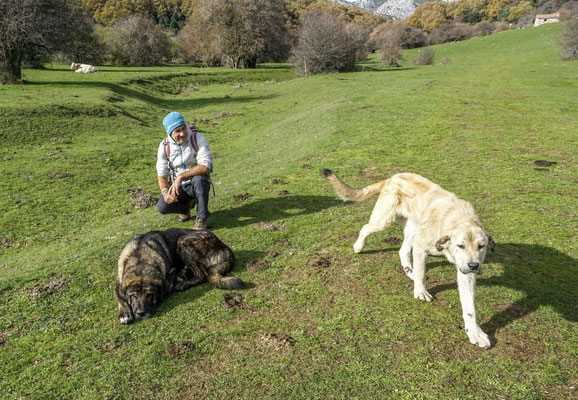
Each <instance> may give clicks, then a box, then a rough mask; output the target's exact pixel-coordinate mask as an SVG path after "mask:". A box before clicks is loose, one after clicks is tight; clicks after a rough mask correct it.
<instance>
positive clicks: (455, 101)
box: [0, 24, 578, 399]
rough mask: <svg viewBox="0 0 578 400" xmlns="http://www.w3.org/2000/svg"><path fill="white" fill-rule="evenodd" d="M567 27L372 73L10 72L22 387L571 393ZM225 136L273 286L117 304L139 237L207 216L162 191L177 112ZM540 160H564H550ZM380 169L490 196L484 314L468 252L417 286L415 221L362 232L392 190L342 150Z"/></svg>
mask: <svg viewBox="0 0 578 400" xmlns="http://www.w3.org/2000/svg"><path fill="white" fill-rule="evenodd" d="M561 28H562V26H561V25H560V24H550V25H545V26H542V27H539V28H531V29H526V30H515V31H508V32H503V33H499V34H495V35H493V36H487V37H482V38H475V39H471V40H468V41H464V42H459V43H453V44H443V45H438V46H435V47H434V48H435V55H436V60H435V65H432V66H420V67H416V66H414V65H413V63H412V61H413V60H414V59H415V58H416V57H417V55H418V51H419V50H418V49H415V50H411V51H407V52H405V62H404V65H402V67H401V68H386V67H384V66H383V64H381V63H380V62H379V60H378V58H377V56H375V55H372V57H371V58H370V59H369V60H368V61H367V62H364V63H361V64H359V66H358V69H357V71H356V72H353V73H343V74H329V75H319V76H310V77H305V78H300V77H296V76H295V75H294V73H293V72H292V70H291V67H290V65H288V64H266V65H261V66H260V67H259V68H258V69H255V70H231V69H225V68H198V67H192V66H186V65H182V66H167V67H151V68H122V67H102V68H100V71H99V72H98V73H96V74H89V75H83V74H75V73H74V72H73V71H71V70H70V69H69V68H68V67H67V66H61V65H49V66H47V68H46V69H44V70H24V71H23V78H24V81H25V82H24V84H23V85H16V86H0V176H1V179H0V188H1V193H2V195H1V196H0V209H1V210H2V212H0V393H1V395H0V397H1V398H2V399H24V398H26V399H69V398H83V399H165V398H166V399H200V398H207V399H264V398H269V399H389V398H392V399H398V398H399V399H489V398H492V399H568V398H577V397H578V390H577V387H578V263H577V258H578V247H577V241H576V237H577V233H578V229H577V228H578V225H577V221H578V218H577V211H578V200H577V199H578V146H577V144H578V131H577V128H578V62H577V61H572V62H562V61H560V59H559V53H560V51H559V48H558V46H557V40H558V34H559V32H560V30H561ZM169 111H179V112H181V113H183V114H184V115H185V117H186V118H187V120H191V121H194V122H195V124H196V125H197V127H198V128H199V130H200V131H201V132H202V133H203V135H205V137H207V139H208V141H209V143H210V145H211V148H212V151H213V154H214V164H215V166H214V173H213V175H212V179H213V182H214V184H215V189H216V190H215V192H216V196H215V197H214V198H213V197H212V198H211V200H210V209H211V212H212V216H211V218H210V220H209V222H210V224H209V227H210V228H211V229H212V230H213V231H214V232H215V233H216V234H217V235H218V236H219V237H220V238H221V239H222V240H223V241H224V242H225V243H227V244H228V245H229V246H230V247H231V248H232V249H233V251H234V252H235V255H236V258H237V265H236V267H235V269H234V270H233V273H234V274H235V275H237V276H239V277H240V278H241V279H243V280H244V281H246V282H248V283H249V284H250V287H249V288H248V289H246V290H241V291H238V293H239V294H241V295H242V296H243V298H244V301H243V303H242V304H241V305H240V306H237V307H231V306H228V305H227V304H226V302H225V300H224V294H225V293H226V292H225V291H221V290H218V289H214V288H212V287H211V286H210V285H209V284H202V285H199V286H196V287H194V288H192V289H190V290H187V291H185V292H180V293H176V294H173V295H172V296H171V297H170V298H168V299H167V300H166V301H165V302H164V303H163V304H162V305H161V306H160V307H159V308H158V310H157V313H156V314H155V316H154V317H152V318H149V319H144V320H139V321H137V322H136V323H133V324H131V325H128V326H124V325H120V324H119V323H118V322H117V305H116V302H115V299H114V296H113V288H114V281H115V274H116V262H117V258H118V255H119V253H120V250H121V249H122V247H123V245H124V244H125V243H126V241H128V239H129V238H130V237H131V236H133V235H135V234H139V233H144V232H147V231H150V230H158V229H167V228H170V227H186V228H191V227H192V225H193V221H190V222H186V223H179V222H178V221H177V216H176V215H160V214H159V213H158V212H157V211H156V207H154V206H153V207H149V208H144V209H141V208H137V207H135V206H134V205H133V203H134V201H135V195H138V194H139V193H141V194H142V193H143V192H144V193H148V194H150V195H152V197H153V198H155V199H156V198H158V196H159V190H158V187H157V183H156V171H155V163H156V152H157V147H158V145H159V143H160V141H161V140H162V139H163V137H164V130H163V127H162V123H161V121H162V118H163V117H164V115H165V114H166V113H167V112H169ZM537 160H547V161H553V162H555V164H552V165H549V166H542V165H536V164H535V161H537ZM322 167H326V168H330V169H332V170H333V171H335V172H336V173H337V174H338V175H339V176H340V177H341V178H342V179H343V180H344V181H346V182H347V183H349V184H351V185H352V186H355V187H364V186H366V185H369V184H371V183H374V182H377V181H378V180H381V179H384V178H386V177H388V176H391V175H392V174H395V173H398V172H402V171H409V172H415V173H418V174H421V175H423V176H425V177H427V178H429V179H431V180H433V181H434V182H436V183H438V184H440V185H441V186H442V187H444V188H446V189H448V190H450V191H452V192H454V193H456V194H457V195H458V196H459V197H461V198H463V199H466V200H469V201H470V202H472V203H473V205H474V207H475V209H476V210H477V212H478V214H479V215H480V216H481V218H482V220H483V221H484V226H485V228H486V229H487V230H488V231H490V232H491V233H492V236H493V238H494V240H495V242H496V251H495V253H489V254H488V256H487V258H486V263H485V264H484V267H483V271H482V274H481V275H479V277H478V290H477V309H478V323H479V324H480V326H481V327H482V328H483V329H484V331H485V332H486V333H488V334H489V336H490V338H491V341H492V344H493V347H492V348H491V349H490V350H483V349H480V348H478V347H476V346H474V345H472V344H470V343H469V341H468V339H467V337H466V334H465V332H464V331H463V321H462V317H461V306H460V302H459V298H458V292H457V287H456V281H455V278H456V270H455V267H454V266H452V265H451V264H449V263H448V262H447V261H446V260H445V259H443V258H434V257H431V258H429V262H428V272H427V274H428V280H427V287H428V290H429V292H430V293H431V294H432V295H434V298H435V299H434V301H433V302H432V303H422V302H420V301H418V300H415V299H414V298H413V287H412V283H411V282H410V281H409V279H408V278H407V277H406V276H405V274H404V273H403V271H402V269H401V265H400V262H399V257H398V253H397V252H398V250H399V247H400V243H399V239H401V238H402V232H401V230H400V229H399V227H398V226H392V227H391V228H389V229H388V230H386V231H384V232H382V233H377V234H374V235H372V236H370V237H369V239H368V243H367V245H366V248H365V250H364V251H363V252H362V253H360V254H354V252H353V247H352V246H353V242H354V241H355V239H356V236H357V233H358V232H359V229H360V228H361V227H362V226H363V224H364V223H365V222H366V221H367V219H368V218H369V215H370V213H371V209H372V208H373V205H374V201H375V200H370V201H367V202H363V203H343V202H342V201H339V200H338V199H337V198H336V196H335V195H334V193H333V191H332V189H331V188H330V186H329V185H328V184H327V182H326V181H325V180H324V179H323V178H322V177H321V176H320V174H319V169H320V168H322Z"/></svg>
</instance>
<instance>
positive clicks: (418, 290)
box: [412, 246, 433, 301]
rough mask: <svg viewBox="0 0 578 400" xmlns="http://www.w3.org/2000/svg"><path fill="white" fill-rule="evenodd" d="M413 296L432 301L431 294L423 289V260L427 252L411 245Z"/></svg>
mask: <svg viewBox="0 0 578 400" xmlns="http://www.w3.org/2000/svg"><path fill="white" fill-rule="evenodd" d="M412 254H413V297H415V298H416V299H419V300H421V301H432V300H433V296H432V295H431V294H429V293H428V291H427V290H426V289H425V261H426V259H427V254H426V252H425V251H423V250H422V249H418V248H416V246H414V247H413V251H412Z"/></svg>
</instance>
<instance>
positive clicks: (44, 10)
mask: <svg viewBox="0 0 578 400" xmlns="http://www.w3.org/2000/svg"><path fill="white" fill-rule="evenodd" d="M85 21H86V20H85V19H84V18H83V11H82V8H81V7H80V4H79V3H78V1H76V0H1V1H0V84H2V83H19V82H21V80H22V72H21V69H22V61H23V60H24V59H25V58H26V57H27V56H28V57H29V56H30V55H33V56H34V57H32V58H36V57H38V56H39V55H42V54H45V55H48V54H52V53H54V52H56V51H58V50H62V51H66V50H67V46H68V45H69V44H70V43H71V41H72V40H73V39H74V37H75V33H78V32H79V31H83V30H90V27H89V26H85V24H84V22H85ZM29 58H30V57H29Z"/></svg>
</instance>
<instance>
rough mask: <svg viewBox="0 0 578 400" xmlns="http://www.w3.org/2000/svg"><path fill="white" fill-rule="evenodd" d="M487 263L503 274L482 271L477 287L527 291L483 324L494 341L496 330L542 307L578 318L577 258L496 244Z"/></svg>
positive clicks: (550, 250)
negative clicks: (500, 268) (486, 275)
mask: <svg viewBox="0 0 578 400" xmlns="http://www.w3.org/2000/svg"><path fill="white" fill-rule="evenodd" d="M486 262H487V263H488V262H489V263H500V264H502V265H503V267H504V273H503V274H502V275H500V276H495V277H491V278H487V279H486V278H484V277H483V273H482V275H480V276H479V277H478V279H477V285H478V286H503V287H508V288H511V289H514V290H516V291H519V292H522V293H524V297H522V298H521V299H520V300H517V301H515V302H514V303H512V304H510V305H509V306H507V307H506V308H505V309H503V310H501V311H500V312H498V313H496V314H494V315H493V316H492V317H491V319H490V320H489V321H488V322H486V323H485V324H483V325H482V329H484V330H485V331H486V332H487V333H488V334H489V335H490V336H491V337H492V339H493V340H492V341H493V342H495V333H496V331H498V330H500V329H502V328H504V327H505V326H507V325H508V324H510V323H512V322H513V321H515V320H517V319H520V318H522V317H524V316H526V315H528V314H530V313H531V312H533V311H536V310H537V309H538V308H539V307H541V306H549V307H552V308H553V309H554V310H556V312H558V313H559V314H560V315H562V316H563V317H564V318H565V319H566V320H568V321H571V322H576V321H578V263H577V261H576V259H574V258H572V257H570V256H568V255H566V254H564V253H561V252H560V251H558V250H556V249H553V248H551V247H547V246H541V245H532V244H517V243H496V252H495V253H491V252H488V254H487V255H486ZM436 264H437V263H434V265H436ZM431 266H432V265H430V267H431ZM456 287H457V286H456V284H455V283H454V284H444V285H438V286H436V287H434V288H432V289H431V290H430V291H429V292H430V293H431V294H432V295H435V294H436V293H440V292H443V291H444V290H447V289H455V288H456Z"/></svg>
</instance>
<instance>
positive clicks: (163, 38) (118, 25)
mask: <svg viewBox="0 0 578 400" xmlns="http://www.w3.org/2000/svg"><path fill="white" fill-rule="evenodd" d="M109 40H110V46H111V48H112V53H113V57H114V60H115V62H116V63H118V64H121V65H131V66H149V65H158V64H161V63H162V62H163V61H164V60H165V59H166V58H167V57H168V56H169V52H170V44H169V40H168V38H167V35H166V33H165V32H164V31H163V29H162V28H161V27H160V26H159V25H157V24H155V23H154V22H152V21H151V20H150V19H148V18H146V17H143V16H142V15H131V16H130V17H128V18H121V19H119V20H117V22H115V23H114V25H113V26H112V33H111V35H110V39H109Z"/></svg>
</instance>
